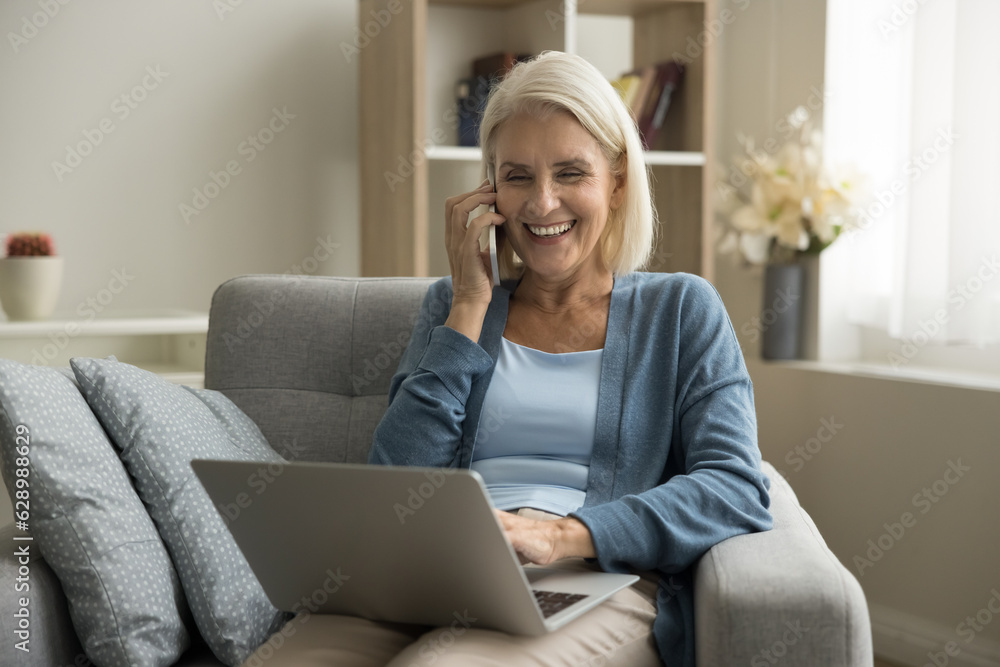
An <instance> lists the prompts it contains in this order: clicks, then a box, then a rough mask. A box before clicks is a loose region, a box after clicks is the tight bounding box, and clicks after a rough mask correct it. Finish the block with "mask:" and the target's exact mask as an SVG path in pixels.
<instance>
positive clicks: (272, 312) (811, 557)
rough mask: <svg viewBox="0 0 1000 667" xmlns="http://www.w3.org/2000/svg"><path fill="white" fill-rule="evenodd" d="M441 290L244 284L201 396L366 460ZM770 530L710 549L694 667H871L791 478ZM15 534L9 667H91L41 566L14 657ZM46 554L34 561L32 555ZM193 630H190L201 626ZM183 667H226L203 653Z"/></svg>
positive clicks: (6, 557)
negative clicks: (26, 639) (395, 382)
mask: <svg viewBox="0 0 1000 667" xmlns="http://www.w3.org/2000/svg"><path fill="white" fill-rule="evenodd" d="M431 282H432V280H431V279H422V278H421V279H414V278H370V279H353V278H326V277H302V276H287V275H285V276H264V275H254V276H243V277H239V278H235V279H232V280H229V281H227V282H225V283H223V284H222V285H221V286H220V287H219V288H218V289H217V290H216V292H215V295H214V296H213V298H212V306H211V314H210V318H209V331H208V351H207V355H206V359H205V386H206V387H207V388H209V389H217V390H220V391H222V392H223V393H225V394H226V395H227V396H229V398H231V399H232V400H233V401H234V402H235V403H236V404H237V405H238V406H240V408H242V409H243V411H244V412H246V413H247V414H248V415H249V416H250V417H251V418H252V419H254V421H256V423H257V424H258V425H259V426H260V428H261V430H262V431H263V433H264V435H265V436H267V438H268V441H269V442H270V443H271V445H272V446H273V447H274V448H275V449H276V450H278V451H279V452H280V453H281V454H282V455H284V456H286V458H288V459H290V460H299V461H348V462H364V461H365V460H366V458H367V452H368V447H369V445H370V443H371V439H372V433H373V431H374V429H375V425H376V424H377V423H378V421H379V418H380V417H381V415H382V413H383V411H384V410H385V407H386V395H387V392H388V387H389V381H390V379H391V377H392V374H393V373H394V371H395V368H396V365H397V363H398V361H399V358H400V355H401V354H402V352H403V349H404V348H405V345H406V342H407V341H408V339H409V332H410V330H411V328H412V326H413V323H414V321H415V318H416V314H417V311H418V309H419V307H420V303H421V301H422V299H423V296H424V293H425V291H426V289H427V287H428V285H430V283H431ZM765 468H766V471H767V473H768V475H769V476H770V478H771V500H772V506H771V512H772V514H773V515H774V529H773V530H771V531H769V532H766V533H757V534H752V535H742V536H739V537H734V538H732V539H729V540H726V541H724V542H722V543H720V544H718V545H716V546H715V547H713V548H712V549H711V550H709V551H708V552H707V553H706V554H705V555H704V556H703V557H702V559H701V560H700V562H699V563H698V565H697V572H696V577H695V608H696V627H697V649H696V650H697V661H698V664H699V665H701V666H703V667H709V666H712V667H714V666H718V665H735V664H743V665H751V666H756V665H762V666H763V665H774V664H779V663H780V664H784V665H810V666H818V665H831V666H833V665H836V666H848V665H859V666H860V665H871V664H872V642H871V629H870V626H869V619H868V609H867V606H866V603H865V598H864V594H863V593H862V591H861V587H860V585H859V584H858V582H857V580H856V579H855V578H854V577H853V576H852V575H851V574H850V572H849V571H848V570H847V569H846V568H845V567H844V566H843V565H842V564H841V563H840V562H839V561H838V560H837V558H836V557H835V556H834V555H833V553H832V552H831V551H830V550H829V549H828V548H827V546H826V544H825V542H824V541H823V538H822V536H821V535H820V534H819V531H818V530H817V529H816V526H815V524H814V523H813V522H812V520H811V519H810V518H809V515H808V514H806V512H805V511H804V510H803V509H802V508H801V507H800V506H799V503H798V500H797V499H796V497H795V494H794V493H793V492H792V489H791V488H790V487H789V486H788V484H787V483H786V482H785V480H784V479H783V478H782V477H781V476H780V475H778V474H777V473H776V472H775V470H774V468H773V467H771V466H770V465H769V464H765ZM12 537H13V526H7V527H6V528H4V529H2V530H0V544H4V545H7V547H5V548H3V549H2V550H0V591H4V593H3V594H2V595H0V637H2V638H3V641H2V642H0V665H39V666H42V665H45V666H54V665H58V666H63V665H65V666H69V665H73V666H76V665H87V664H89V662H88V661H87V660H86V658H85V656H83V653H82V651H81V648H80V644H79V642H78V641H77V638H76V635H75V633H74V631H73V627H72V625H71V623H70V620H69V614H68V612H67V606H66V600H65V597H64V596H63V593H62V589H61V587H60V584H59V581H58V580H57V579H56V577H55V576H54V575H53V573H52V571H51V570H50V569H49V568H48V567H47V566H46V565H45V563H44V561H43V560H41V559H40V558H39V557H38V556H37V555H36V556H35V558H34V560H33V562H31V564H30V572H31V575H30V576H31V581H30V584H31V614H32V616H31V625H30V632H31V640H32V641H31V646H32V651H31V653H30V654H26V653H23V652H21V651H18V650H15V649H14V648H13V645H14V639H13V637H14V636H15V635H14V629H15V628H14V618H13V611H14V609H15V608H16V607H15V605H16V604H17V602H16V599H15V595H14V593H13V591H14V590H15V588H14V586H15V580H16V578H17V576H18V563H17V562H16V559H15V558H14V556H13V555H12V553H13V548H8V547H10V545H12V544H14V542H13V541H12ZM33 553H35V554H37V553H38V551H37V550H34V551H33ZM192 629H193V628H192ZM178 664H180V665H219V664H221V663H219V662H218V661H216V660H215V659H214V657H213V656H212V655H211V654H210V653H209V652H208V651H207V650H206V649H205V648H204V646H201V645H196V646H194V647H192V648H191V650H189V651H188V652H187V653H186V654H185V656H184V657H183V658H182V660H181V661H180V662H179V663H178Z"/></svg>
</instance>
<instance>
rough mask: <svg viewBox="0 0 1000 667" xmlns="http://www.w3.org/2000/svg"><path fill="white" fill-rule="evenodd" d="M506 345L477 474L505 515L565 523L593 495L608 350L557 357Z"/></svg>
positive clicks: (487, 404) (486, 409) (484, 422)
mask: <svg viewBox="0 0 1000 667" xmlns="http://www.w3.org/2000/svg"><path fill="white" fill-rule="evenodd" d="M501 341H502V342H501V345H500V356H499V358H498V359H497V365H496V369H494V371H493V377H492V379H491V380H490V386H489V389H487V391H486V397H485V399H484V402H483V412H482V416H481V417H480V421H479V433H478V435H477V438H476V449H475V452H474V453H473V457H472V469H473V470H475V471H476V472H478V473H479V474H480V475H482V477H483V480H484V481H485V482H486V488H487V490H488V491H489V493H490V496H491V498H492V500H493V504H494V506H496V507H497V508H498V509H502V510H510V509H515V508H519V507H533V508H535V509H539V510H543V511H545V512H552V513H553V514H559V515H562V516H565V515H566V514H568V513H570V512H572V511H573V510H575V509H578V508H579V507H581V506H582V505H583V500H584V497H585V496H586V492H587V474H588V472H589V470H590V455H591V452H592V451H593V449H594V431H595V428H596V425H597V393H598V389H599V387H600V384H601V360H602V358H603V356H604V350H586V351H583V352H567V353H564V354H552V353H549V352H542V351H541V350H535V349H533V348H530V347H524V346H522V345H518V344H517V343H512V342H511V341H509V340H507V339H506V338H501Z"/></svg>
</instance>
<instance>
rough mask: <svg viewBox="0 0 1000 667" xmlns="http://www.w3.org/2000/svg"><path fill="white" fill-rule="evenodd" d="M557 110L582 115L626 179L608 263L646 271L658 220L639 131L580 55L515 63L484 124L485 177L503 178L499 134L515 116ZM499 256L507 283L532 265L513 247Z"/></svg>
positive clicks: (611, 221)
mask: <svg viewBox="0 0 1000 667" xmlns="http://www.w3.org/2000/svg"><path fill="white" fill-rule="evenodd" d="M553 111H565V112H568V113H570V114H571V115H572V116H573V117H574V118H576V120H577V121H578V122H579V123H580V125H582V126H583V127H584V129H586V130H587V131H588V132H589V133H590V134H591V135H592V136H593V137H594V139H595V140H596V141H597V143H598V145H599V146H600V147H601V151H602V152H603V153H604V156H605V157H606V158H607V160H608V164H609V165H610V167H611V174H612V176H614V177H619V176H624V177H625V197H624V200H623V201H622V204H621V206H619V207H618V208H617V209H613V210H611V211H610V212H609V214H608V223H607V225H606V226H605V228H604V232H603V233H602V234H601V239H600V242H599V244H600V248H601V254H602V257H603V258H604V262H605V264H606V265H607V267H608V269H609V270H610V271H611V272H612V273H614V274H615V275H622V274H625V273H630V272H632V271H637V270H639V269H641V268H642V267H643V266H645V264H646V262H647V261H648V259H649V256H650V254H651V253H652V251H653V241H654V237H655V232H656V226H657V218H656V210H655V209H654V208H653V202H652V193H651V191H650V187H649V181H650V177H649V172H648V168H647V167H646V163H645V160H644V159H643V153H642V142H641V141H640V139H639V131H638V129H637V128H636V126H635V121H634V120H633V119H632V116H631V114H629V111H628V108H626V106H625V103H624V102H622V99H621V97H620V96H619V94H618V92H617V91H616V90H615V89H614V87H613V86H612V85H611V83H610V82H609V81H608V80H607V79H605V78H604V76H603V75H602V74H601V73H600V71H598V69H597V68H596V67H594V66H593V65H591V64H590V63H589V62H587V61H586V60H584V59H583V58H581V57H580V56H577V55H572V54H568V53H562V52H560V51H545V52H543V53H542V54H541V55H539V56H537V57H536V58H533V59H532V60H529V61H527V62H522V63H518V64H517V65H515V66H514V68H513V69H512V70H511V72H510V73H509V74H508V75H507V77H506V78H505V79H504V80H503V81H502V82H501V83H499V84H498V85H497V86H496V87H495V88H494V90H493V91H492V92H491V93H490V98H489V102H488V103H487V105H486V111H485V112H484V113H483V119H482V123H481V124H480V126H479V136H480V143H481V144H482V151H483V163H482V166H483V176H484V177H487V176H488V177H490V178H491V179H492V178H494V177H495V175H494V173H493V167H494V165H495V164H496V152H497V150H496V149H497V136H498V135H499V133H500V132H499V131H500V128H501V127H503V125H504V123H505V122H507V120H508V119H510V118H511V117H512V116H514V115H515V114H518V113H529V114H532V115H544V114H548V113H551V112H553ZM498 259H499V262H498V263H499V265H500V275H501V276H502V277H503V278H516V277H519V276H520V275H521V274H522V273H523V271H524V265H523V264H521V263H520V262H518V261H517V260H516V258H515V255H514V250H513V249H512V248H511V246H510V244H509V243H507V244H504V246H503V249H502V252H501V254H500V257H499V258H498Z"/></svg>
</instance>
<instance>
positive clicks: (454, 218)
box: [310, 52, 771, 667]
mask: <svg viewBox="0 0 1000 667" xmlns="http://www.w3.org/2000/svg"><path fill="white" fill-rule="evenodd" d="M480 136H481V138H482V147H483V164H484V172H485V173H486V174H490V175H494V174H495V190H496V191H495V192H494V188H493V187H492V186H491V184H490V182H489V181H488V180H486V181H483V183H482V185H481V186H480V187H478V188H477V189H476V190H473V191H472V192H467V193H464V194H461V195H458V196H456V197H452V198H450V199H448V200H447V203H446V207H445V208H446V220H445V224H446V232H445V238H446V243H447V247H448V257H449V260H450V263H451V276H450V277H449V278H445V279H442V280H441V281H438V282H437V283H435V284H434V285H433V286H432V287H431V288H430V290H429V291H428V294H427V297H426V299H425V301H424V304H423V307H422V311H421V315H420V318H419V320H418V322H417V325H416V326H415V328H414V331H413V334H412V337H411V340H410V344H409V347H408V349H407V351H406V353H405V354H404V356H403V358H402V360H401V362H400V366H399V369H398V371H397V373H396V375H395V377H394V378H393V381H392V385H391V389H390V393H389V407H388V409H387V411H386V413H385V416H384V417H383V419H382V421H381V423H380V424H379V426H378V428H377V430H376V432H375V440H374V444H373V446H372V449H371V454H370V461H371V462H372V463H378V464H393V465H422V466H445V467H463V468H472V469H475V470H478V471H479V472H480V474H481V475H482V476H483V478H484V480H485V481H486V483H487V487H488V489H489V491H490V494H491V496H492V498H493V501H494V504H495V505H496V507H497V508H498V515H499V516H500V518H501V521H502V524H503V526H504V529H505V531H506V534H507V536H508V538H509V540H510V542H511V544H512V545H513V547H514V549H515V550H516V551H517V553H518V554H519V555H520V557H521V558H522V560H524V561H530V562H532V563H537V564H541V565H549V564H554V565H553V566H556V567H571V568H594V569H598V568H600V569H603V570H606V571H611V572H630V571H632V572H636V573H637V574H640V575H641V577H642V578H641V580H640V581H639V582H637V583H636V584H635V585H634V586H633V587H631V588H630V589H626V590H624V591H621V592H619V593H618V594H616V595H615V596H614V597H613V598H611V599H610V600H608V601H606V602H605V603H603V604H602V605H600V606H599V607H598V608H596V609H594V610H592V611H591V612H588V613H587V614H585V615H584V616H583V617H581V618H579V619H576V620H575V621H573V622H571V623H570V624H568V625H566V626H564V627H563V628H561V629H560V630H558V631H556V632H554V633H551V634H549V635H546V636H544V637H538V638H527V637H513V636H508V635H505V634H503V633H498V632H494V631H490V630H486V629H477V628H475V627H474V626H473V627H470V628H468V629H464V630H463V632H462V635H461V636H460V637H456V636H452V635H449V643H448V645H447V647H444V646H445V645H444V641H443V640H444V637H443V636H442V635H441V633H442V629H437V630H432V631H431V632H426V630H427V629H426V628H421V629H414V628H411V627H408V626H399V625H391V624H384V623H381V624H380V623H373V622H370V621H364V620H362V619H353V620H351V619H344V617H339V618H340V619H341V620H340V621H338V623H340V624H341V625H340V626H339V627H340V629H338V630H337V631H336V633H337V634H338V636H343V635H347V634H350V635H351V636H352V637H353V638H354V639H355V640H356V645H359V644H363V645H366V646H367V647H369V650H368V651H367V653H366V655H367V657H366V658H363V657H362V656H361V655H359V654H358V653H357V652H354V653H352V651H355V650H354V649H349V648H344V646H343V645H342V644H341V645H340V646H341V648H340V649H337V651H340V652H335V653H330V654H329V655H330V656H335V657H336V658H337V659H338V660H341V662H337V664H366V665H367V664H372V665H375V664H390V665H393V666H397V665H399V666H404V667H405V666H407V665H411V664H431V663H433V664H436V665H456V666H457V665H463V666H464V665H485V664H489V665H535V664H539V665H540V664H545V665H549V664H576V665H580V664H586V665H590V664H594V665H596V664H617V665H629V666H630V667H636V666H640V665H656V664H659V663H660V661H661V660H662V661H663V662H665V663H666V664H669V665H671V666H673V665H689V666H692V667H693V665H694V621H693V590H692V579H691V576H690V567H691V566H692V564H693V563H694V562H695V561H696V560H697V558H698V557H699V556H701V554H702V553H704V552H705V551H706V550H707V549H708V548H709V547H711V546H712V545H714V544H715V543H717V542H719V541H721V540H724V539H726V538H728V537H731V536H733V535H738V534H741V533H747V532H751V531H758V530H767V529H769V528H770V526H771V517H770V514H769V513H768V510H767V508H768V504H769V498H768V485H769V483H768V480H767V478H766V477H765V476H764V475H763V473H762V472H761V469H760V452H759V450H758V448H757V444H756V421H755V415H754V405H753V388H752V385H751V382H750V378H749V376H748V374H747V371H746V367H745V365H744V363H743V358H742V354H741V351H740V348H739V345H738V344H737V341H736V336H735V333H734V332H733V329H732V325H731V324H730V322H729V319H728V316H727V315H726V311H725V308H724V307H723V304H722V302H721V299H720V298H719V296H718V294H717V292H716V291H715V290H714V288H713V287H712V286H711V285H710V284H709V283H708V282H706V281H705V280H703V279H701V278H698V277H696V276H692V275H688V274H647V273H639V272H637V269H639V268H640V267H641V266H642V265H643V264H644V263H645V261H646V259H647V258H648V256H649V254H650V252H651V248H652V238H653V229H654V225H655V217H654V213H653V208H652V206H651V195H650V190H649V184H648V179H647V173H646V167H645V166H644V163H643V157H642V147H641V143H640V141H639V137H638V133H637V131H636V128H635V125H634V123H633V121H632V120H631V117H630V116H629V113H628V111H627V109H626V108H625V106H624V104H623V103H622V102H621V100H620V99H619V97H618V95H617V94H616V93H615V91H614V89H613V88H612V87H611V85H610V84H609V83H608V82H607V81H606V80H605V79H604V78H603V77H602V76H601V74H600V73H599V72H598V71H597V70H596V69H595V68H594V67H593V66H591V65H590V64H588V63H587V62H586V61H584V60H583V59H582V58H579V57H576V56H571V55H567V54H562V53H557V52H548V53H545V54H543V55H542V56H539V57H538V58H536V59H535V60H533V61H531V62H528V63H524V64H520V65H518V66H517V67H515V68H514V70H513V71H512V72H511V73H510V74H509V75H508V77H507V78H506V79H505V80H504V81H503V82H502V83H501V84H500V85H499V86H498V87H497V89H496V90H495V91H494V93H493V94H492V95H491V97H490V100H489V103H488V106H487V108H486V111H485V114H484V117H483V120H482V124H481V129H480ZM491 204H495V205H496V211H497V212H496V213H492V212H491V213H483V214H481V215H478V216H477V217H475V218H472V219H471V220H469V217H470V215H471V214H472V213H473V212H474V211H475V210H476V209H477V208H479V207H481V206H486V205H491ZM489 225H497V226H501V225H502V227H500V228H499V229H500V230H502V232H503V233H502V234H498V237H499V238H501V239H502V241H500V244H501V246H502V251H501V259H500V266H501V275H502V276H503V277H504V278H505V281H504V286H503V287H493V285H492V278H491V268H490V267H489V258H488V253H482V252H481V251H480V248H479V242H478V239H479V238H480V235H481V234H482V232H483V231H484V230H486V229H487V228H488V226H489ZM515 255H516V258H517V259H518V260H519V262H518V261H515ZM414 443H420V444H419V445H414ZM585 559H586V560H585ZM595 559H596V561H595ZM557 561H558V562H557ZM315 622H316V619H312V620H311V621H310V623H315ZM324 622H325V621H324ZM348 626H349V629H345V628H347V627H348ZM329 636H330V635H327V637H329ZM435 638H438V639H441V640H442V641H440V642H438V641H436V639H435ZM323 641H325V642H329V641H330V640H328V639H326V640H323ZM375 646H379V647H381V648H379V649H378V650H377V651H376V650H375V649H374V648H373V647H375ZM348 653H352V655H354V657H353V658H351V659H350V660H348V659H346V658H345V657H344V656H346V655H347V654H348ZM317 655H318V654H317ZM365 660H367V661H365Z"/></svg>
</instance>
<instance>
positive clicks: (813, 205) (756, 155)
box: [719, 107, 866, 264]
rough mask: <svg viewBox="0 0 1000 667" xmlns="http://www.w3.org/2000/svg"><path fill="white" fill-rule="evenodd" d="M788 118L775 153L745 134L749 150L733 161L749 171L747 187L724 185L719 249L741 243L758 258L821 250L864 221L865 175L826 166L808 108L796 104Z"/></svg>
mask: <svg viewBox="0 0 1000 667" xmlns="http://www.w3.org/2000/svg"><path fill="white" fill-rule="evenodd" d="M788 123H789V125H788V127H789V128H791V129H792V130H793V131H794V132H793V134H792V136H791V138H790V139H789V140H788V141H787V142H786V143H785V144H784V145H782V146H781V147H780V148H779V149H778V150H777V152H775V154H773V155H771V154H770V153H769V152H768V151H765V150H763V149H759V148H757V147H756V146H755V145H754V140H753V139H752V138H750V137H746V136H744V135H742V134H740V135H737V139H738V141H739V143H740V146H741V147H742V149H743V154H742V155H740V156H738V157H736V158H734V160H733V163H734V167H735V169H736V170H737V171H738V173H737V174H736V175H737V176H739V175H740V174H742V175H743V176H746V178H741V179H740V180H741V181H742V182H740V183H739V185H740V186H741V187H736V186H734V185H733V184H732V183H730V182H722V183H720V184H719V190H720V192H721V193H722V195H723V202H722V209H723V213H724V217H725V218H726V220H727V222H728V225H727V229H726V230H725V232H724V233H723V236H722V239H721V241H720V244H719V250H720V251H722V252H736V251H737V250H738V251H739V252H741V253H742V255H743V257H745V258H746V260H747V261H748V262H750V263H752V264H766V263H788V262H791V261H794V259H795V257H796V256H797V255H799V254H816V253H819V252H820V251H822V250H823V249H825V248H826V247H827V246H829V245H830V244H831V243H833V241H834V239H836V238H837V236H839V235H840V234H841V233H842V232H844V231H845V230H847V229H849V228H851V227H852V226H856V225H857V224H858V218H859V213H860V211H861V209H860V208H859V204H860V203H861V202H862V200H863V199H865V195H864V190H865V187H866V183H865V179H864V178H863V177H862V176H861V175H860V174H859V173H858V172H857V171H856V170H855V169H854V168H853V167H846V168H838V169H836V170H830V169H827V168H826V167H824V166H823V158H822V134H821V133H820V131H819V130H814V129H812V127H811V123H810V122H809V112H808V111H807V110H806V109H805V108H804V107H799V108H798V109H796V110H795V111H793V112H792V113H791V114H790V115H789V117H788ZM731 180H732V181H736V180H737V179H736V178H733V179H731ZM734 194H735V195H736V196H735V197H733V196H732V195H734Z"/></svg>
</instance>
